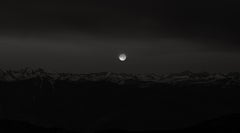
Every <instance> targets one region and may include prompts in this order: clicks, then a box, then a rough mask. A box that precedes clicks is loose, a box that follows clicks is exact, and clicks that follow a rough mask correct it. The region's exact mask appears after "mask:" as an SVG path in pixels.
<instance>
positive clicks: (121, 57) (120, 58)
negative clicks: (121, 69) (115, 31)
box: [118, 53, 127, 61]
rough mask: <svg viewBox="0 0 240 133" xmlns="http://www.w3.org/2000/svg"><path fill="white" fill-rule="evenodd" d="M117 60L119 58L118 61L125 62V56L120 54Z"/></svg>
mask: <svg viewBox="0 0 240 133" xmlns="http://www.w3.org/2000/svg"><path fill="white" fill-rule="evenodd" d="M118 58H119V60H120V61H125V60H126V59H127V55H126V54H124V53H122V54H120V55H119V56H118Z"/></svg>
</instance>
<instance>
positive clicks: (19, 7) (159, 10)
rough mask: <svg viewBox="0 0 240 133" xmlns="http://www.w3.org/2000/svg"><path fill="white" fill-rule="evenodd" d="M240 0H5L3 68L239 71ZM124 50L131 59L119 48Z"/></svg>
mask: <svg viewBox="0 0 240 133" xmlns="http://www.w3.org/2000/svg"><path fill="white" fill-rule="evenodd" d="M239 6H240V2H238V0H218V1H213V0H201V1H199V0H195V1H193V0H181V1H180V0H161V1H160V0H155V1H154V0H101V1H100V0H95V1H93V0H81V1H80V2H78V3H76V2H71V1H69V0H68V1H53V0H49V1H48V2H35V1H31V2H25V3H24V2H23V1H14V0H12V1H8V2H5V3H2V4H1V5H0V17H1V21H0V60H1V67H3V68H7V69H9V68H12V69H16V68H22V67H25V66H30V67H42V68H44V69H46V70H48V71H57V72H74V73H90V72H101V71H112V72H130V73H149V72H158V73H169V72H180V71H185V70H191V71H196V72H199V71H210V72H229V71H240V62H239V61H240V53H239V52H240V45H239V43H240V39H239V35H240V26H239V24H240V20H239V14H240V8H239ZM121 52H125V53H127V55H128V58H127V61H126V62H120V61H119V60H118V59H117V55H118V54H119V53H121Z"/></svg>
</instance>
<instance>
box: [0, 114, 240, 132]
mask: <svg viewBox="0 0 240 133" xmlns="http://www.w3.org/2000/svg"><path fill="white" fill-rule="evenodd" d="M239 125H240V114H231V115H225V116H220V117H218V118H214V119H211V120H206V121H204V122H201V123H198V124H196V125H193V126H190V127H187V128H183V129H175V130H148V131H128V130H121V129H112V130H101V131H96V133H145V132H148V133H180V132H184V133H193V132H194V133H203V132H211V133H239V132H240V127H239ZM0 131H1V133H13V132H23V133H81V132H86V131H79V132H73V131H67V130H65V129H61V128H46V127H41V126H36V125H33V124H29V123H28V122H21V121H14V120H1V121H0Z"/></svg>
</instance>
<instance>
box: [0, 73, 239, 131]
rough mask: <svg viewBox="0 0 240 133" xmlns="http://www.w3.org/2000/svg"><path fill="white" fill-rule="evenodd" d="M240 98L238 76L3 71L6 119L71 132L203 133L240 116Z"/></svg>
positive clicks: (1, 106) (1, 105)
mask: <svg viewBox="0 0 240 133" xmlns="http://www.w3.org/2000/svg"><path fill="white" fill-rule="evenodd" d="M239 94H240V74H239V73H229V74H218V73H212V74H210V73H192V72H187V71H186V72H183V73H177V74H167V75H159V74H124V73H107V72H103V73H91V74H67V73H48V72H45V71H44V70H42V69H37V70H32V69H28V68H27V69H22V70H18V71H12V70H2V71H0V117H1V119H2V120H16V121H26V122H29V123H33V124H34V125H37V126H40V127H49V128H57V129H65V130H68V131H79V132H81V131H84V132H95V131H101V130H113V129H119V131H131V132H134V131H150V130H158V131H170V130H171V131H173V130H181V129H184V130H185V129H186V130H185V131H186V132H187V131H188V130H187V129H189V130H195V129H199V130H200V128H199V127H198V125H199V123H202V122H204V121H208V120H212V119H214V118H218V117H220V116H223V115H226V116H227V115H229V114H233V113H236V114H238V113H240V106H239V102H240V97H239ZM220 121H221V120H220ZM224 121H225V120H224ZM230 121H231V120H230ZM213 123H215V122H213ZM225 125H227V124H225ZM230 125H231V124H230ZM10 126H11V124H10ZM195 126H197V127H195ZM191 127H192V128H193V129H192V128H191ZM200 127H206V126H205V125H200ZM221 127H224V126H221ZM232 129H234V130H235V127H232ZM39 130H40V129H39ZM229 130H231V127H230V128H229ZM200 131H201V130H200ZM221 131H223V130H221Z"/></svg>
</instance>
